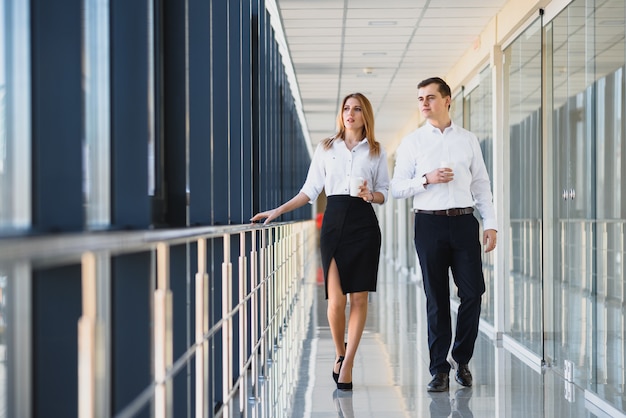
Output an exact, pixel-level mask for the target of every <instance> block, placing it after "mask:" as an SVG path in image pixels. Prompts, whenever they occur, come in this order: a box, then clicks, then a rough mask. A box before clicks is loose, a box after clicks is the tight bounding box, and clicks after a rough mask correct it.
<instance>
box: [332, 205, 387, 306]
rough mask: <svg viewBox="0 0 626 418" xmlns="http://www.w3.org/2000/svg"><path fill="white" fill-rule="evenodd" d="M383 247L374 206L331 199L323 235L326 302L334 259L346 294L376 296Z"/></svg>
mask: <svg viewBox="0 0 626 418" xmlns="http://www.w3.org/2000/svg"><path fill="white" fill-rule="evenodd" d="M380 245H381V235H380V228H379V226H378V219H377V218H376V213H375V212H374V208H373V207H372V205H371V204H369V203H367V202H365V201H364V200H363V199H361V198H358V197H351V196H349V195H333V196H328V199H327V204H326V211H325V212H324V221H323V222H322V231H321V235H320V250H321V251H320V252H321V255H322V266H323V268H324V287H325V290H326V299H328V269H329V267H330V262H331V260H332V259H333V258H334V259H335V262H336V263H337V269H338V270H339V280H340V282H341V289H342V290H343V293H344V294H346V293H354V292H364V291H368V292H375V291H376V282H377V278H378V259H379V257H380Z"/></svg>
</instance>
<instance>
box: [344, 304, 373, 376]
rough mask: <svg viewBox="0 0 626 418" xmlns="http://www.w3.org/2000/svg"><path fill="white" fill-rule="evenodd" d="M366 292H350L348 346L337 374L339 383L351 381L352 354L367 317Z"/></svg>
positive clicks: (353, 354) (354, 352)
mask: <svg viewBox="0 0 626 418" xmlns="http://www.w3.org/2000/svg"><path fill="white" fill-rule="evenodd" d="M367 303H368V292H356V293H350V318H349V320H348V346H347V348H346V354H345V359H344V361H343V366H342V367H341V373H340V374H339V382H340V383H350V382H352V366H353V365H354V356H355V355H356V350H357V348H358V347H359V343H360V342H361V335H363V329H365V321H366V319H367Z"/></svg>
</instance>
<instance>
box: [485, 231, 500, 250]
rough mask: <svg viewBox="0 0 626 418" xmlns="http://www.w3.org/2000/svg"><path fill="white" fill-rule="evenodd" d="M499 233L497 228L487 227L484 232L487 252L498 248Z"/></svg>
mask: <svg viewBox="0 0 626 418" xmlns="http://www.w3.org/2000/svg"><path fill="white" fill-rule="evenodd" d="M497 235H498V233H497V231H496V230H495V229H486V230H485V231H484V232H483V245H484V246H485V252H486V253H488V252H490V251H492V250H493V249H494V248H496V240H497Z"/></svg>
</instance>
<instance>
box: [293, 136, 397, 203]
mask: <svg viewBox="0 0 626 418" xmlns="http://www.w3.org/2000/svg"><path fill="white" fill-rule="evenodd" d="M354 176H356V177H363V178H364V179H365V180H367V187H368V188H369V190H371V191H374V192H379V193H381V194H382V195H383V196H384V198H385V201H387V193H388V192H389V170H388V168H387V154H386V152H385V150H384V149H383V147H382V146H381V147H380V154H379V155H378V156H373V155H370V149H369V144H368V143H367V139H363V140H362V141H361V142H359V143H358V144H357V145H356V146H355V147H354V148H352V150H351V151H350V150H349V149H348V147H346V144H345V142H344V141H343V140H342V139H339V138H338V139H335V140H334V141H333V143H332V146H331V147H330V148H329V149H327V150H325V149H324V147H323V145H322V144H321V143H320V144H318V146H317V149H316V150H315V154H314V155H313V160H312V161H311V166H310V167H309V173H308V174H307V177H306V181H305V182H304V186H302V189H301V190H300V191H301V192H302V193H304V194H306V195H307V196H308V197H309V200H310V201H311V202H312V201H314V200H315V199H317V197H318V196H319V195H320V193H321V192H322V190H325V191H326V196H332V195H341V194H343V195H349V194H350V178H351V177H354Z"/></svg>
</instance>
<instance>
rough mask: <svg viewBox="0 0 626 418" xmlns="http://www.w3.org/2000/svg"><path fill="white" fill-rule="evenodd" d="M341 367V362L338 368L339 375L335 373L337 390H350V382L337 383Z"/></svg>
mask: <svg viewBox="0 0 626 418" xmlns="http://www.w3.org/2000/svg"><path fill="white" fill-rule="evenodd" d="M342 366H343V360H342V361H341V366H339V373H337V380H336V382H337V389H339V390H352V382H348V383H342V382H340V381H339V374H340V373H341V367H342Z"/></svg>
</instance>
